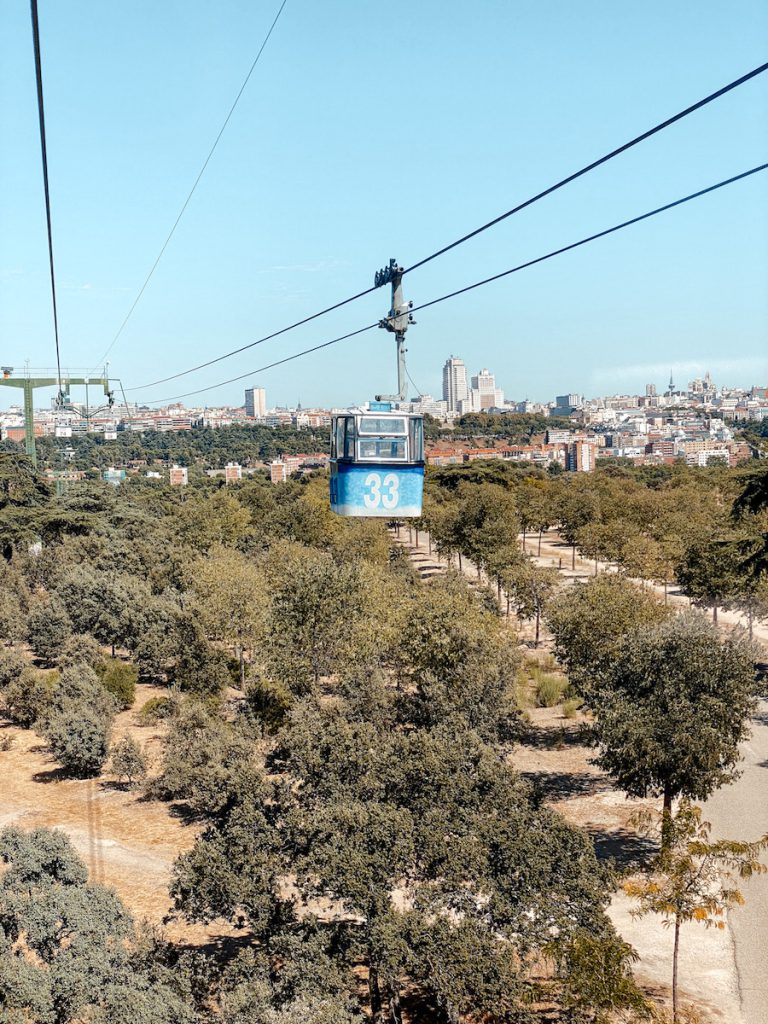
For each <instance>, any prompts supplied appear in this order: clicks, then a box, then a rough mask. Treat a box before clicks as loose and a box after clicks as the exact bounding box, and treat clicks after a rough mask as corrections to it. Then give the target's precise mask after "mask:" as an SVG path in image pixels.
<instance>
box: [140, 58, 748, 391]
mask: <svg viewBox="0 0 768 1024" xmlns="http://www.w3.org/2000/svg"><path fill="white" fill-rule="evenodd" d="M766 70H768V63H765V64H761V65H760V67H757V68H754V69H753V70H752V71H750V72H748V73H747V74H746V75H742V76H741V77H740V78H737V79H735V80H734V81H733V82H729V83H728V85H724V86H723V87H722V88H721V89H718V90H717V91H716V92H713V93H710V94H709V96H705V97H704V98H703V99H701V100H698V101H697V102H696V103H693V104H692V105H691V106H689V107H686V108H685V109H684V110H681V111H679V113H677V114H674V115H673V116H672V117H668V118H667V119H666V120H665V121H662V122H660V123H659V124H657V125H655V126H654V127H653V128H649V129H648V131H646V132H643V133H642V135H638V136H636V137H635V138H634V139H631V140H630V141H629V142H625V143H624V145H622V146H619V147H618V148H617V149H614V150H611V152H610V153H606V154H605V156H602V157H600V158H599V159H598V160H593V161H592V163H590V164H587V165H586V166H585V167H582V168H581V169H580V170H578V171H575V172H574V173H573V174H570V175H569V176H568V177H567V178H563V179H562V180H561V181H558V182H557V183H556V184H554V185H551V186H550V187H549V188H547V189H545V190H544V191H543V192H539V193H537V194H536V195H535V196H531V197H530V199H526V200H525V202H522V203H519V204H518V205H517V206H515V207H513V208H512V209H511V210H507V212H506V213H502V214H500V215H499V216H498V217H495V218H494V219H493V220H491V221H488V223H487V224H483V225H481V227H479V228H476V229H475V230H474V231H471V232H469V234H466V235H463V236H462V237H461V238H458V239H457V240H456V241H455V242H451V243H450V245H446V246H444V247H443V248H442V249H438V250H437V252H434V253H432V254H431V255H430V256H425V257H424V259H421V260H419V262H418V263H414V264H413V265H412V266H410V267H408V268H407V269H406V270H405V271H404V273H406V274H408V273H410V272H411V271H412V270H416V269H417V268H418V267H423V266H424V265H425V264H426V263H430V262H431V261H432V260H434V259H436V258H437V257H438V256H442V255H443V253H446V252H448V251H450V250H451V249H455V248H456V247H457V246H459V245H461V244H462V243H463V242H466V241H469V239H470V238H474V237H475V235H479V234H481V233H482V232H483V231H487V230H488V228H491V227H493V226H494V225H495V224H499V223H500V222H501V221H503V220H506V219H507V217H511V216H513V214H516V213H519V212H520V211H521V210H524V209H526V208H527V207H529V206H532V205H533V204H534V203H536V202H538V201H539V200H540V199H544V198H545V197H546V196H548V195H551V194H552V193H553V192H556V191H557V190H558V189H560V188H563V186H565V185H567V184H569V183H570V182H572V181H575V180H576V179H577V178H580V177H582V176H583V175H585V174H587V173H589V172H590V171H593V170H594V169H595V168H596V167H600V166H601V165H602V164H605V163H607V162H608V161H609V160H612V159H613V158H614V157H617V156H619V155H620V154H621V153H625V152H626V151H627V150H628V149H631V148H632V147H633V146H637V145H638V144H639V143H641V142H643V141H644V140H645V139H649V138H651V136H653V135H656V134H658V133H659V132H661V131H663V130H664V129H665V128H668V127H669V126H670V125H673V124H675V123H676V122H677V121H680V120H682V119H683V118H684V117H687V116H688V115H689V114H692V113H694V112H695V111H697V110H700V109H701V108H702V107H705V106H707V104H709V103H712V102H713V101H714V100H716V99H719V98H720V97H721V96H724V95H726V93H729V92H731V91H732V90H733V89H736V88H738V86H740V85H744V83H745V82H748V81H750V80H751V79H752V78H755V77H757V75H760V74H762V73H763V72H765V71H766ZM374 291H376V286H374V287H372V288H366V289H365V290H364V291H361V292H358V293H357V294H356V295H351V296H350V297H349V298H348V299H342V301H341V302H336V303H334V304H333V305H332V306H328V307H326V308H325V309H321V310H320V311H319V312H318V313H313V314H312V315H311V316H307V317H304V318H303V319H302V320H297V321H296V322H295V323H293V324H289V325H288V326H287V327H283V328H281V329H280V330H278V331H273V332H272V333H271V334H266V335H264V337H262V338H257V339H256V341H251V342H248V343H247V344H246V345H241V346H240V347H239V348H235V349H232V350H231V351H230V352H224V353H223V354H222V355H220V356H215V357H214V358H213V359H208V360H206V361H205V362H203V363H198V364H197V365H196V366H190V367H189V368H188V369H186V370H180V371H179V372H178V373H173V374H170V375H169V376H168V377H161V378H159V379H158V380H154V381H150V382H149V383H147V384H139V385H136V386H135V387H131V388H128V389H127V390H128V391H142V390H144V389H145V388H152V387H156V386H157V385H158V384H167V383H168V382H169V381H172V380H178V379H179V378H180V377H186V376H187V375H188V374H190V373H196V372H197V371H198V370H204V369H206V368H207V367H209V366H214V365H215V364H216V363H220V362H222V361H223V360H224V359H230V358H231V357H232V356H236V355H239V354H240V353H241V352H245V351H247V350H248V349H251V348H255V347H256V346H257V345H263V344H264V342H266V341H271V340H272V339H273V338H277V337H279V336H280V335H281V334H287V333H288V331H292V330H294V329H295V328H296V327H301V326H302V325H303V324H307V323H310V322H311V321H312V320H317V319H318V318H319V317H321V316H325V314H326V313H331V312H333V310H335V309H340V308H341V307H342V306H346V305H348V304H349V303H350V302H355V301H356V300H357V299H360V298H362V297H363V296H364V295H370V294H371V292H374Z"/></svg>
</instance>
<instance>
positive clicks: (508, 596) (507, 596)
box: [507, 594, 509, 618]
mask: <svg viewBox="0 0 768 1024" xmlns="http://www.w3.org/2000/svg"><path fill="white" fill-rule="evenodd" d="M507 618H509V594H507Z"/></svg>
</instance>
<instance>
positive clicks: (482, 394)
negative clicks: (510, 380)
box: [471, 369, 504, 412]
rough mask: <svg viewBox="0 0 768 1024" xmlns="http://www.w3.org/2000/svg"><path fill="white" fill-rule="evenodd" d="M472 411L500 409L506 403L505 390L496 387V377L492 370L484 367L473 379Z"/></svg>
mask: <svg viewBox="0 0 768 1024" xmlns="http://www.w3.org/2000/svg"><path fill="white" fill-rule="evenodd" d="M471 384H472V392H471V399H472V411H473V412H482V411H483V409H499V408H501V406H502V405H504V392H503V391H502V390H501V388H497V387H496V378H495V376H494V375H493V374H492V373H491V372H490V370H486V369H482V370H481V371H480V373H477V374H475V376H474V377H473V378H472V380H471Z"/></svg>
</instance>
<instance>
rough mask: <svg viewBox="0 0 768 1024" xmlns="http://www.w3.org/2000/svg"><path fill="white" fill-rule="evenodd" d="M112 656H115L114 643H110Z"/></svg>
mask: <svg viewBox="0 0 768 1024" xmlns="http://www.w3.org/2000/svg"><path fill="white" fill-rule="evenodd" d="M114 656H115V645H114V644H112V657H113V658H114Z"/></svg>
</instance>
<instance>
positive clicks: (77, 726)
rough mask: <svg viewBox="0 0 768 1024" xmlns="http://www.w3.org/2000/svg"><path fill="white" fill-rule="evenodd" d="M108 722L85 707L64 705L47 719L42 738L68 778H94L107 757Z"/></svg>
mask: <svg viewBox="0 0 768 1024" xmlns="http://www.w3.org/2000/svg"><path fill="white" fill-rule="evenodd" d="M109 733H110V727H109V722H107V721H105V719H104V718H102V717H101V715H99V714H97V713H95V712H94V711H92V710H91V709H90V708H89V707H88V706H87V705H82V704H76V703H74V702H72V703H70V704H68V705H67V706H66V707H65V708H64V709H63V710H61V711H59V712H57V713H55V714H53V715H51V716H50V718H49V719H48V721H47V722H46V725H45V738H46V740H47V742H48V746H49V747H50V750H51V753H52V754H53V756H54V757H55V758H56V760H57V761H59V762H60V764H61V766H62V767H63V768H64V770H65V771H66V772H67V774H68V775H72V776H73V777H75V778H79V779H87V778H92V777H93V776H95V775H98V774H99V772H100V771H101V769H102V768H103V767H104V763H105V762H106V760H107V755H108V753H109Z"/></svg>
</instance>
